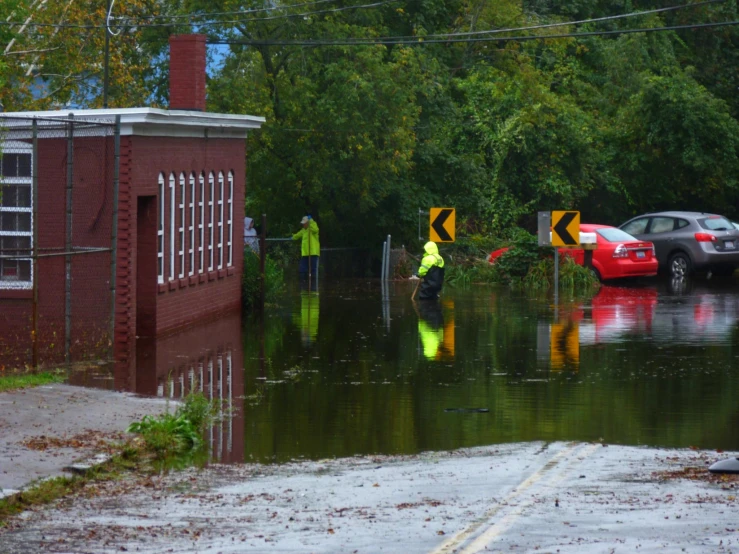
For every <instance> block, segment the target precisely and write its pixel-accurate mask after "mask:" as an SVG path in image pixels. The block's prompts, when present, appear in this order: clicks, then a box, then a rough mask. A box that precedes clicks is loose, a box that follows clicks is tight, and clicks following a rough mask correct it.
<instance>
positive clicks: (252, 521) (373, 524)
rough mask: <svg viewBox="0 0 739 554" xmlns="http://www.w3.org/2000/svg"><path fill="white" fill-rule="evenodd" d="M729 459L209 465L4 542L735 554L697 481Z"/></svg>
mask: <svg viewBox="0 0 739 554" xmlns="http://www.w3.org/2000/svg"><path fill="white" fill-rule="evenodd" d="M731 455H732V454H729V453H716V452H701V451H694V450H688V449H685V450H661V449H660V450H656V449H647V448H638V447H621V446H614V445H610V446H609V445H603V444H590V443H563V442H559V443H551V444H546V443H539V442H535V443H519V444H507V445H500V446H493V447H485V448H478V449H471V450H458V451H454V452H438V453H425V454H421V455H417V456H408V457H388V456H378V457H354V458H348V459H335V460H324V461H318V462H303V463H289V464H284V465H256V464H247V465H234V466H214V467H211V468H209V469H206V470H201V471H197V470H189V471H186V472H183V473H176V474H172V475H169V476H165V477H162V478H154V479H145V480H143V481H139V482H123V483H120V482H119V483H110V484H104V485H101V486H100V487H97V488H95V489H94V490H93V491H88V492H87V493H83V494H81V495H78V496H77V497H76V498H72V499H67V500H65V501H63V502H61V503H60V504H58V505H57V506H55V507H52V508H47V509H43V510H39V511H36V512H30V513H27V514H26V515H25V516H24V517H23V518H22V519H21V520H20V521H19V522H17V523H16V524H14V525H13V526H12V527H11V528H10V529H7V530H5V531H4V532H2V534H1V535H0V552H3V553H20V552H32V551H38V552H40V551H43V552H75V553H77V552H85V553H104V552H106V553H107V552H119V551H129V552H148V553H154V552H178V553H186V552H187V553H190V552H192V553H194V552H198V553H201V552H208V553H217V552H224V553H225V552H231V553H233V552H260V553H261V552H280V553H309V552H314V553H357V554H359V553H364V554H367V553H380V552H383V553H386V552H398V553H401V552H402V553H419V554H420V553H433V554H446V553H452V552H453V553H456V554H461V553H464V554H472V553H476V552H537V553H538V552H550V553H555V552H562V553H568V552H578V553H580V552H583V553H585V552H587V553H610V552H623V553H634V552H661V553H663V552H689V553H716V552H739V518H737V514H739V511H738V508H739V505H737V500H736V494H737V487H738V486H739V483H738V482H737V481H736V480H731V479H725V480H720V481H714V482H707V481H706V480H704V479H703V478H702V476H706V475H709V474H708V472H707V471H706V467H707V465H708V464H710V463H712V462H713V461H716V460H717V459H724V458H727V457H729V456H731ZM733 455H736V454H733ZM691 468H692V469H691ZM668 475H671V477H670V478H667V476H668ZM677 475H684V476H690V475H692V476H693V478H688V479H683V478H675V476H677ZM696 476H698V478H697V479H696V478H695V477H696Z"/></svg>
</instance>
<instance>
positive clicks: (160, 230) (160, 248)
mask: <svg viewBox="0 0 739 554" xmlns="http://www.w3.org/2000/svg"><path fill="white" fill-rule="evenodd" d="M158 200H159V206H158V208H159V209H158V210H157V212H158V215H159V224H158V225H157V282H158V283H159V284H162V283H164V173H160V174H159V197H158Z"/></svg>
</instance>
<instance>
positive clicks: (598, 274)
mask: <svg viewBox="0 0 739 554" xmlns="http://www.w3.org/2000/svg"><path fill="white" fill-rule="evenodd" d="M590 271H592V272H593V273H595V278H596V279H598V281H600V282H601V283H602V282H603V277H601V275H600V271H598V270H597V269H595V268H594V267H591V268H590Z"/></svg>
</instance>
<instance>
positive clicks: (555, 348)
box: [549, 321, 580, 369]
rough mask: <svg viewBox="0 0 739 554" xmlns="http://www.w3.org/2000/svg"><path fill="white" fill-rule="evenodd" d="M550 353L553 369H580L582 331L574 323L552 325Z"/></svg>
mask: <svg viewBox="0 0 739 554" xmlns="http://www.w3.org/2000/svg"><path fill="white" fill-rule="evenodd" d="M550 337H551V338H550V343H549V351H550V352H551V361H552V369H564V368H565V367H566V366H570V367H571V369H578V368H579V366H580V329H579V325H578V324H577V323H576V322H574V321H567V322H565V323H552V329H551V335H550Z"/></svg>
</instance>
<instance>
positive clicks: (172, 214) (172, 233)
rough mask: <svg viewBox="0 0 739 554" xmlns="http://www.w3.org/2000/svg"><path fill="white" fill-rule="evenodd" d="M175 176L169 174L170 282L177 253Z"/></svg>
mask: <svg viewBox="0 0 739 554" xmlns="http://www.w3.org/2000/svg"><path fill="white" fill-rule="evenodd" d="M174 185H175V176H174V173H170V174H169V280H170V281H174V253H175V240H174V239H175V192H176V191H175V187H174Z"/></svg>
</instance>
